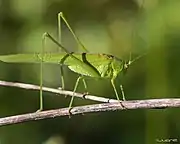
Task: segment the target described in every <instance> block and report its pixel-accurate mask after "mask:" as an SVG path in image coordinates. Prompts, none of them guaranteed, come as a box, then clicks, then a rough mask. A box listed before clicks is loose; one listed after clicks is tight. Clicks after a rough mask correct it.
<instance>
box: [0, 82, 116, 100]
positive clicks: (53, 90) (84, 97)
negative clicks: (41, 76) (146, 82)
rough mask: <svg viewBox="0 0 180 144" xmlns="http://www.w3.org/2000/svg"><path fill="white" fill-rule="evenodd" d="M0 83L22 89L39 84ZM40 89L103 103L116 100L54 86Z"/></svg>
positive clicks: (38, 87) (35, 86)
mask: <svg viewBox="0 0 180 144" xmlns="http://www.w3.org/2000/svg"><path fill="white" fill-rule="evenodd" d="M0 85H2V86H9V87H17V88H23V89H31V90H40V86H38V85H33V84H25V83H19V82H7V81H2V80H0ZM42 90H43V91H46V92H51V93H55V94H61V95H68V96H75V97H78V98H83V99H88V100H92V101H97V102H105V103H111V102H118V101H117V100H115V99H109V98H104V97H99V96H93V95H88V94H86V95H84V94H81V93H73V92H72V91H67V90H61V89H54V88H49V87H43V88H42ZM58 96H60V95H58Z"/></svg>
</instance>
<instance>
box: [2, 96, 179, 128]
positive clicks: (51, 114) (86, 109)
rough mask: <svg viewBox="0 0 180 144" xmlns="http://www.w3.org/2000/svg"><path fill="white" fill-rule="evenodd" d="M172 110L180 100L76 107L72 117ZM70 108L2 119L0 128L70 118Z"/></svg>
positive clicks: (72, 110) (137, 101)
mask: <svg viewBox="0 0 180 144" xmlns="http://www.w3.org/2000/svg"><path fill="white" fill-rule="evenodd" d="M168 107H169V108H170V107H180V99H150V100H136V101H123V102H122V103H119V102H113V103H103V104H94V105H86V106H78V107H74V108H72V109H71V110H70V113H71V117H72V118H73V115H78V114H86V113H95V112H104V111H116V110H130V109H149V108H158V109H159V108H168ZM70 113H69V108H61V109H54V110H47V111H42V112H35V113H28V114H22V115H16V116H9V117H4V118H0V126H4V125H10V124H17V123H23V122H26V121H35V120H40V119H46V118H55V117H59V116H69V114H70Z"/></svg>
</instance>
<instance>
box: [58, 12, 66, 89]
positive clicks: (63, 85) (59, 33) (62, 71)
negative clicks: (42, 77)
mask: <svg viewBox="0 0 180 144" xmlns="http://www.w3.org/2000/svg"><path fill="white" fill-rule="evenodd" d="M58 42H59V43H60V44H62V32H61V18H60V17H59V14H58ZM63 63H64V62H60V74H61V76H60V79H61V89H62V90H64V89H65V82H64V70H63V67H62V65H63Z"/></svg>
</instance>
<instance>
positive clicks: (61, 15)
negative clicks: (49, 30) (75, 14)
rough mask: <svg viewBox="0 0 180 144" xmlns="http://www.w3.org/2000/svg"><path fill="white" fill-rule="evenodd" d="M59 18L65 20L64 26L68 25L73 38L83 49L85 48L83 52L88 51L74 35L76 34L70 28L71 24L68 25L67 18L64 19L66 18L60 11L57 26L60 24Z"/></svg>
mask: <svg viewBox="0 0 180 144" xmlns="http://www.w3.org/2000/svg"><path fill="white" fill-rule="evenodd" d="M61 18H62V20H63V21H64V22H65V24H66V26H67V27H68V29H69V31H70V32H71V33H72V35H73V37H74V39H75V40H76V42H77V43H78V45H80V46H81V48H82V49H83V50H85V52H88V50H87V49H86V48H85V46H84V45H83V44H82V42H81V41H80V40H79V38H78V37H77V36H76V34H75V33H74V31H73V30H72V28H71V26H70V25H69V23H68V22H67V20H66V18H65V17H64V15H63V13H62V12H60V13H59V14H58V26H59V27H60V26H61ZM59 33H61V32H60V30H59ZM59 38H60V36H59Z"/></svg>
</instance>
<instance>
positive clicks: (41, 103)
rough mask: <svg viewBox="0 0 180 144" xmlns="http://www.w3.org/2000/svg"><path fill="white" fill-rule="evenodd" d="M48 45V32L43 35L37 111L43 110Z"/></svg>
mask: <svg viewBox="0 0 180 144" xmlns="http://www.w3.org/2000/svg"><path fill="white" fill-rule="evenodd" d="M45 45H46V34H45V33H44V34H43V35H42V49H41V63H40V91H39V109H38V110H37V112H39V111H42V110H43V89H42V88H43V58H44V50H45Z"/></svg>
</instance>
